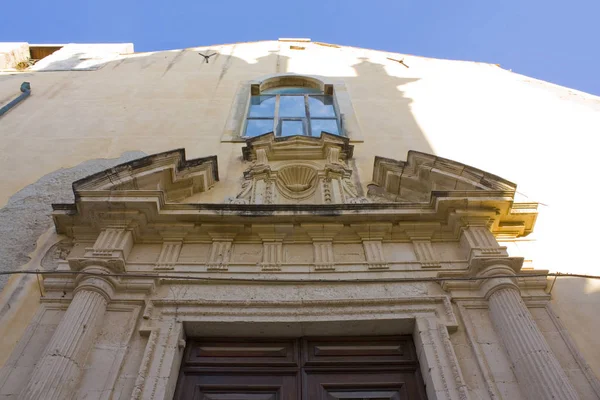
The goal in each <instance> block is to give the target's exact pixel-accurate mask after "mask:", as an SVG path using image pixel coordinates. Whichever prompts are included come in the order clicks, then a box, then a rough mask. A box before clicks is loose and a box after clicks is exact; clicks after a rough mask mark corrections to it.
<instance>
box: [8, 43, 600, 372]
mask: <svg viewBox="0 0 600 400" xmlns="http://www.w3.org/2000/svg"><path fill="white" fill-rule="evenodd" d="M301 46H304V47H305V49H304V50H292V49H290V43H285V42H277V41H268V42H258V43H241V44H235V45H223V46H212V47H202V48H196V49H185V50H175V51H164V52H156V53H137V54H128V55H120V56H115V55H114V54H111V55H110V57H107V59H106V60H104V62H98V60H95V67H98V69H97V70H95V71H55V72H50V71H38V72H35V71H25V72H21V73H15V72H13V73H0V100H2V103H4V102H6V101H8V100H10V99H11V98H13V97H15V96H17V95H18V94H19V86H20V84H21V82H23V81H29V82H31V86H32V89H33V90H32V95H31V97H30V98H28V99H26V100H25V101H24V102H23V103H22V104H20V105H19V106H17V107H16V108H14V109H13V110H11V111H10V112H9V113H7V114H6V115H5V116H3V117H2V118H1V120H0V155H1V156H0V167H1V168H2V171H3V173H2V179H0V206H3V205H5V204H6V203H7V201H8V200H9V198H10V197H11V196H12V195H13V194H14V193H16V192H17V191H19V190H20V189H23V188H24V187H27V186H28V185H31V184H33V183H34V182H36V181H37V180H39V179H40V178H42V177H43V176H45V175H47V174H49V173H52V172H54V171H56V170H58V169H60V168H69V167H73V166H75V165H78V164H80V163H82V162H84V161H87V160H90V159H103V158H116V157H119V156H120V155H121V154H123V153H124V152H126V151H141V152H144V153H147V154H151V153H156V152H160V151H166V150H170V149H173V148H180V147H183V148H185V149H186V152H187V157H188V158H195V157H203V156H208V155H213V154H214V155H217V156H218V161H219V175H220V182H219V183H218V184H217V185H216V186H215V187H214V189H212V190H211V191H210V192H209V193H207V194H205V195H203V196H202V197H201V198H198V199H197V200H198V201H202V202H221V201H223V200H224V199H225V198H226V197H228V196H234V195H235V194H236V193H237V191H238V189H239V181H240V177H241V174H242V171H243V170H244V169H245V166H244V165H243V163H242V162H241V147H242V146H243V144H241V143H230V142H222V141H221V138H222V135H223V131H224V128H225V126H226V123H227V118H228V116H229V114H230V111H231V107H232V103H233V100H234V98H235V95H236V93H237V92H238V90H239V88H240V85H242V84H243V83H244V82H247V81H250V80H256V79H258V78H260V77H261V76H265V75H270V74H275V73H285V72H292V73H298V74H311V75H317V76H323V77H326V78H328V79H330V80H333V81H337V82H343V83H344V84H345V85H346V87H347V89H348V93H349V96H350V99H351V101H352V107H353V109H354V113H355V117H356V119H357V120H358V123H359V125H360V129H361V131H362V137H363V139H364V142H362V143H354V145H355V152H354V154H355V162H356V168H357V171H358V174H359V177H360V180H361V182H362V184H363V186H366V184H368V183H369V182H370V178H371V174H372V166H373V158H374V156H382V157H389V158H394V159H400V160H404V159H406V154H407V151H408V150H419V151H424V152H430V153H435V154H438V155H440V156H443V157H446V158H450V159H453V160H456V161H460V162H463V163H466V164H469V165H472V166H475V167H477V168H480V169H483V170H485V171H488V172H491V173H494V174H497V175H499V176H501V177H503V178H506V179H509V180H511V181H514V182H516V183H517V184H518V185H519V192H520V193H521V195H522V197H521V199H522V200H524V201H539V202H540V203H542V205H541V206H540V216H539V219H538V222H537V226H536V231H535V234H534V235H532V236H531V237H528V238H526V239H524V240H522V241H518V242H517V243H510V244H509V245H510V249H511V253H512V254H514V255H523V256H525V257H526V259H527V260H530V261H531V262H530V263H529V264H528V265H529V266H533V267H535V268H541V269H550V270H552V271H561V272H580V273H596V274H597V268H595V265H594V263H593V262H590V261H589V260H590V259H592V260H593V258H592V257H591V256H592V254H591V250H592V249H594V248H595V235H594V234H593V231H592V229H593V228H592V227H593V224H591V223H590V221H591V220H590V218H588V217H579V216H578V215H575V213H574V211H575V210H577V211H579V212H585V211H584V207H585V206H584V205H579V206H576V205H575V202H578V201H582V202H583V201H587V199H588V198H592V199H593V198H595V196H594V195H595V194H596V192H597V189H596V185H595V182H594V181H593V180H592V179H591V178H592V171H594V170H595V163H594V161H595V151H596V150H595V146H594V145H593V141H594V136H593V135H597V134H598V132H600V98H598V97H595V96H592V95H588V94H585V93H582V92H578V91H575V90H570V89H567V88H563V87H559V86H556V85H552V84H549V83H545V82H541V81H538V80H535V79H532V78H528V77H525V76H522V75H518V74H515V73H511V72H509V71H507V70H504V69H502V68H500V67H498V66H496V65H493V64H484V63H475V62H463V61H448V60H437V59H428V58H423V57H416V56H409V55H406V56H405V55H399V54H391V53H385V52H377V51H371V50H364V49H355V48H347V47H343V48H335V47H325V46H320V45H318V44H315V43H302V44H301ZM198 52H203V53H205V54H208V53H213V52H215V53H217V55H216V56H214V57H212V58H211V59H210V62H209V63H208V64H207V63H205V62H204V59H203V57H201V56H200V55H198V54H197V53H198ZM388 57H389V58H392V59H395V60H401V59H404V63H405V64H406V65H407V66H408V68H407V67H406V66H404V65H403V64H400V63H399V62H397V61H394V60H390V59H388ZM66 184H70V182H67V183H66ZM592 207H593V206H592ZM599 293H600V286H599V285H598V284H595V283H594V282H592V281H585V280H573V281H569V282H565V281H563V280H559V281H558V282H557V284H556V286H555V288H554V291H553V297H554V300H553V306H554V308H555V311H556V313H557V315H558V316H559V318H560V319H561V320H562V322H563V324H564V325H565V326H566V328H567V330H568V331H569V332H571V334H572V336H573V338H574V340H575V343H576V344H577V346H578V347H579V348H580V349H582V350H584V354H591V353H588V350H589V349H600V337H598V336H593V335H589V334H586V332H597V331H599V330H600V320H599V319H597V318H592V317H591V316H593V315H595V311H596V310H597V306H598V304H599V296H600V294H599ZM573 310H576V312H572V311H573ZM30 315H33V313H30ZM590 351H592V352H593V350H590ZM2 353H5V352H4V351H2ZM599 360H600V354H597V353H594V354H593V356H592V357H588V362H589V363H590V364H591V365H592V367H593V369H594V371H595V373H596V375H600V361H599Z"/></svg>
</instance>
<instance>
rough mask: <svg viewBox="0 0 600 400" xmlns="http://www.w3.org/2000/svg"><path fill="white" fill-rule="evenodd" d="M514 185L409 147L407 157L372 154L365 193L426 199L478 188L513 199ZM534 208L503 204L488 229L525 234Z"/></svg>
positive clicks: (396, 198)
mask: <svg viewBox="0 0 600 400" xmlns="http://www.w3.org/2000/svg"><path fill="white" fill-rule="evenodd" d="M516 188H517V186H516V185H515V184H514V183H512V182H509V181H507V180H505V179H502V178H500V177H498V176H496V175H493V174H490V173H488V172H485V171H482V170H479V169H477V168H473V167H470V166H468V165H465V164H462V163H459V162H456V161H452V160H448V159H445V158H442V157H438V156H435V155H432V154H426V153H421V152H417V151H412V150H411V151H409V152H408V157H407V161H398V160H392V159H389V158H383V157H375V163H374V166H373V183H372V184H371V185H369V192H368V195H367V197H368V198H370V199H371V200H372V201H375V202H383V203H388V202H428V201H431V198H432V197H434V196H436V195H439V194H442V193H443V194H444V195H449V194H451V193H454V194H456V195H458V194H460V195H463V196H466V197H471V196H474V195H475V193H477V192H488V195H492V196H499V197H505V198H511V199H514V195H515V193H516ZM536 208H537V204H534V203H512V202H511V204H506V205H505V206H504V207H501V208H499V211H500V210H501V212H502V214H503V215H501V216H500V217H492V216H490V217H491V218H489V219H490V222H491V224H490V225H491V230H492V231H493V232H494V233H495V234H498V235H500V234H501V235H502V236H504V237H506V238H509V237H518V236H525V235H527V234H529V233H531V231H532V230H533V225H534V223H535V218H536V215H537V214H536V211H535V210H536ZM465 216H469V215H465ZM462 225H464V223H463V224H462ZM474 239H475V238H474ZM481 239H483V238H478V239H476V240H481ZM484 243H485V241H484Z"/></svg>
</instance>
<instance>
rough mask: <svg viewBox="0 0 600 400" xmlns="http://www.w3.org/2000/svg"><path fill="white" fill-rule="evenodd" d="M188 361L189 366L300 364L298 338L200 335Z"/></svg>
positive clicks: (186, 359) (191, 346) (192, 345)
mask: <svg viewBox="0 0 600 400" xmlns="http://www.w3.org/2000/svg"><path fill="white" fill-rule="evenodd" d="M188 347H189V348H188V349H187V350H186V355H185V359H184V363H185V364H186V365H189V366H203V365H211V366H214V365H219V366H227V365H235V366H250V365H261V366H294V367H296V366H297V365H298V341H297V340H294V339H287V340H285V339H284V340H276V339H240V338H223V339H210V338H208V339H196V340H192V342H191V343H190V344H189V346H188Z"/></svg>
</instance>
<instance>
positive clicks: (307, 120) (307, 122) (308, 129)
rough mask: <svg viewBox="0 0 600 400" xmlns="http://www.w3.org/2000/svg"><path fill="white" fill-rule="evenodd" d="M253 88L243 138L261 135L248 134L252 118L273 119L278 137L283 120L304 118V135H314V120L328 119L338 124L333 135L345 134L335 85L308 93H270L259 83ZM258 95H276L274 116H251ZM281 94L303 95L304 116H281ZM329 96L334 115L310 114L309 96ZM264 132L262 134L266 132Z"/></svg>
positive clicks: (280, 133)
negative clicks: (334, 91)
mask: <svg viewBox="0 0 600 400" xmlns="http://www.w3.org/2000/svg"><path fill="white" fill-rule="evenodd" d="M252 86H253V87H252V90H251V95H250V105H249V107H248V111H247V112H246V118H245V120H244V126H243V129H242V132H243V135H242V136H241V137H242V138H246V139H247V138H251V137H255V136H259V135H260V134H259V135H253V136H250V135H247V134H246V132H247V129H248V121H252V120H271V119H272V120H273V129H272V132H273V133H274V134H275V136H276V137H282V136H283V135H282V134H283V132H282V125H283V124H282V123H281V122H282V121H289V120H302V125H303V132H302V136H313V135H312V123H311V121H312V120H327V121H335V122H336V126H337V132H328V133H331V134H333V135H338V136H345V135H344V131H343V126H342V121H343V119H342V114H341V113H340V111H339V107H338V106H337V104H336V100H335V96H334V93H333V86H332V85H325V87H324V90H322V91H321V92H320V93H315V92H313V91H310V92H307V93H289V94H288V93H274V94H270V93H268V91H269V90H266V91H265V92H266V93H265V92H262V93H261V92H260V88H259V87H258V85H252ZM276 88H277V87H273V88H270V89H276ZM256 96H275V111H274V115H273V117H251V116H250V107H251V106H252V98H253V97H256ZM281 96H286V97H287V96H298V97H299V96H302V97H304V111H305V116H304V117H281V116H280V115H279V114H280V113H279V108H280V103H281ZM327 96H330V97H331V101H332V106H333V112H334V116H333V117H322V116H319V117H317V116H311V114H310V104H309V103H310V102H309V98H310V97H317V98H325V97H327ZM264 133H268V132H264ZM264 133H262V134H264Z"/></svg>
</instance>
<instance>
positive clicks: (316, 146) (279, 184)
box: [231, 132, 364, 204]
mask: <svg viewBox="0 0 600 400" xmlns="http://www.w3.org/2000/svg"><path fill="white" fill-rule="evenodd" d="M353 149H354V146H352V145H350V144H349V140H348V138H345V137H341V136H337V135H331V134H328V133H325V132H324V133H322V134H321V136H320V137H311V136H290V137H279V138H276V137H275V135H274V134H273V133H268V134H265V135H261V136H257V137H254V138H251V139H248V140H247V141H246V147H244V148H243V149H242V155H243V157H244V160H246V161H250V162H251V163H252V164H251V166H250V167H249V168H248V169H247V170H246V172H245V173H244V181H243V183H242V190H241V191H240V192H239V193H238V195H237V196H236V197H235V198H234V199H231V202H232V203H235V204H329V203H353V202H358V201H361V200H364V198H362V197H360V196H359V193H358V191H357V190H356V185H355V183H354V182H353V180H354V178H355V177H353V175H352V169H351V168H349V167H348V164H347V160H348V159H350V158H351V157H352V153H353Z"/></svg>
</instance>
